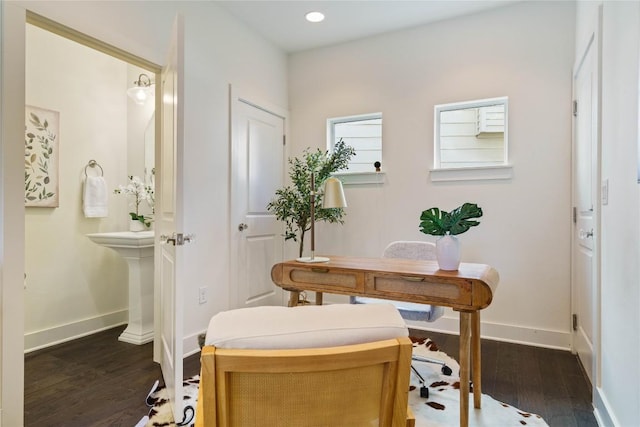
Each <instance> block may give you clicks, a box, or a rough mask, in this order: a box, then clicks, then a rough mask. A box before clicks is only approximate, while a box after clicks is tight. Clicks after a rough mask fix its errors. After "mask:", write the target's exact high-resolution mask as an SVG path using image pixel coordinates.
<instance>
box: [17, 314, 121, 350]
mask: <svg viewBox="0 0 640 427" xmlns="http://www.w3.org/2000/svg"><path fill="white" fill-rule="evenodd" d="M128 315H129V311H128V310H120V311H114V312H112V313H107V314H103V315H100V316H96V317H91V318H88V319H83V320H79V321H77V322H72V323H67V324H66V325H59V326H54V327H52V328H47V329H42V330H40V331H36V332H29V333H27V334H24V352H25V353H30V352H32V351H35V350H40V349H42V348H46V347H51V346H53V345H56V344H61V343H63V342H67V341H71V340H75V339H77V338H82V337H84V336H87V335H91V334H95V333H96V332H100V331H104V330H107V329H111V328H113V327H115V326H120V325H124V324H126V323H127V322H128V320H129V318H128Z"/></svg>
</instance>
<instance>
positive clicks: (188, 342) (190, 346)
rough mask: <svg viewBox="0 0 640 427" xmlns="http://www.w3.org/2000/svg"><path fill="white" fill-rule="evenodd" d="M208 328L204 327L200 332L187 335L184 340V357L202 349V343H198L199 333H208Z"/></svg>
mask: <svg viewBox="0 0 640 427" xmlns="http://www.w3.org/2000/svg"><path fill="white" fill-rule="evenodd" d="M206 332H207V330H206V329H204V330H202V331H200V332H196V333H195V334H191V335H187V336H186V337H184V338H183V340H182V346H183V347H182V350H183V353H184V357H189V356H191V355H192V354H196V353H198V352H199V351H200V344H199V343H198V335H200V334H204V333H206Z"/></svg>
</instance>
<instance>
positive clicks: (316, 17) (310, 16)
mask: <svg viewBox="0 0 640 427" xmlns="http://www.w3.org/2000/svg"><path fill="white" fill-rule="evenodd" d="M304 17H305V18H306V20H307V21H309V22H322V21H324V13H321V12H309V13H307V14H306V15H305V16H304Z"/></svg>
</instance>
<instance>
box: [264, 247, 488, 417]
mask: <svg viewBox="0 0 640 427" xmlns="http://www.w3.org/2000/svg"><path fill="white" fill-rule="evenodd" d="M271 279H272V280H273V282H274V283H275V284H276V285H278V286H279V287H281V288H283V289H285V290H287V291H290V292H291V299H290V301H289V305H297V303H298V294H299V293H300V292H301V291H314V292H316V293H317V296H316V304H322V293H323V292H327V293H331V294H341V295H355V296H363V297H374V298H384V299H390V300H396V301H408V302H417V303H424V304H432V305H440V306H446V307H451V308H453V309H454V310H455V311H458V312H459V313H460V426H461V427H467V426H468V424H469V380H470V375H469V369H470V366H471V364H473V369H472V372H473V403H474V407H475V408H480V406H481V401H480V400H481V393H482V387H481V369H480V310H482V309H483V308H485V307H487V306H488V305H489V304H491V300H492V299H493V293H494V292H495V290H496V287H497V286H498V280H499V277H498V272H497V271H496V270H494V269H493V268H492V267H490V266H488V265H485V264H467V263H462V264H460V268H459V270H457V271H443V270H439V269H438V265H437V263H436V262H435V261H414V260H405V259H391V258H354V257H341V256H332V257H330V261H329V262H327V263H318V264H310V263H301V262H297V261H295V260H292V261H286V262H282V263H279V264H276V265H274V266H273V268H272V269H271Z"/></svg>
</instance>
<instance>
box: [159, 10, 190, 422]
mask: <svg viewBox="0 0 640 427" xmlns="http://www.w3.org/2000/svg"><path fill="white" fill-rule="evenodd" d="M183 35H184V29H183V21H182V17H181V16H177V17H176V20H175V22H174V26H173V31H172V34H171V41H170V45H169V52H168V55H167V62H166V65H165V66H164V67H163V69H162V74H161V78H160V80H161V86H160V94H161V97H160V98H161V101H160V104H161V105H160V111H161V126H160V127H161V129H160V130H161V133H160V134H161V139H160V147H159V149H158V150H156V165H157V168H156V173H157V176H156V195H157V199H156V200H157V202H158V205H157V208H156V213H155V214H156V220H155V227H156V245H155V247H156V251H155V253H156V254H155V277H156V285H155V291H156V293H155V294H156V310H155V316H156V317H155V319H156V320H155V326H156V345H157V347H156V351H159V352H160V357H159V359H160V360H159V361H160V366H161V368H162V376H163V378H164V382H165V384H166V386H167V390H168V391H169V396H170V399H171V404H172V407H173V413H174V419H175V420H176V422H178V423H179V422H181V421H182V420H183V419H184V415H183V391H182V375H183V374H182V359H183V348H182V347H183V345H182V336H183V318H184V313H183V311H184V307H183V298H182V294H183V291H182V287H183V281H182V280H181V278H182V277H183V271H182V270H183V265H184V263H183V261H182V259H181V255H182V251H181V249H180V245H179V244H178V245H176V243H182V242H181V241H180V242H176V240H178V239H177V237H176V233H178V232H181V230H182V221H183V215H182V212H183V197H182V191H181V189H182V187H183V180H182V153H183V149H182V146H183V123H184V122H183V103H182V99H181V96H182V94H183V87H184V86H183V76H184V72H183V70H184V56H183V43H184V36H183ZM160 236H165V237H168V238H169V239H168V241H167V242H166V243H164V244H158V243H159V242H160V241H161V240H162V238H161V237H160Z"/></svg>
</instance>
